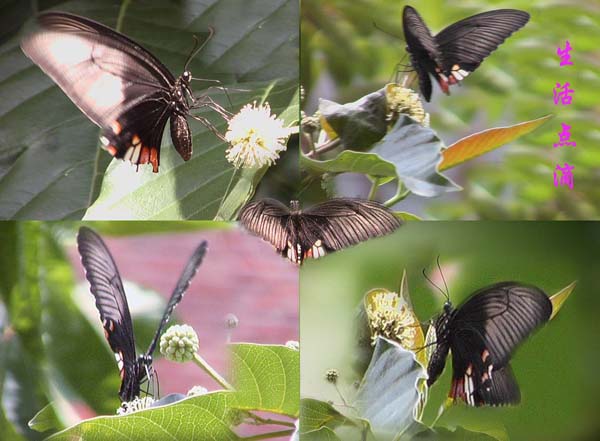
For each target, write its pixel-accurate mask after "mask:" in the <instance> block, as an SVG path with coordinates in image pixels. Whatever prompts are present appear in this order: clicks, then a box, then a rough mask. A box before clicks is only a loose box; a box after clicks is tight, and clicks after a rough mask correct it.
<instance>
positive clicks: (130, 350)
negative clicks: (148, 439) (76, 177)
mask: <svg viewBox="0 0 600 441" xmlns="http://www.w3.org/2000/svg"><path fill="white" fill-rule="evenodd" d="M207 246H208V245H207V243H206V241H203V242H202V243H201V244H200V245H199V246H198V247H197V248H196V250H195V251H194V253H193V254H192V256H191V257H190V259H189V261H188V263H187V264H186V266H185V268H184V270H183V272H182V273H181V276H180V277H179V281H178V282H177V285H176V286H175V289H174V290H173V293H172V294H171V298H170V299H169V303H167V307H166V308H165V312H164V313H163V317H162V320H161V321H160V324H159V325H158V329H157V330H156V333H155V334H154V338H153V339H152V341H151V343H150V346H149V347H148V350H147V351H146V352H145V353H144V354H141V355H140V356H138V357H137V358H136V351H135V338H134V335H133V322H132V321H131V315H130V314H129V306H128V304H127V297H126V296H125V290H124V288H123V282H122V281H121V276H120V275H119V270H118V269H117V265H116V264H115V261H114V259H113V257H112V255H111V254H110V251H109V250H108V248H107V247H106V245H105V244H104V241H103V240H102V238H101V237H100V236H99V235H98V234H97V233H95V232H94V231H93V230H91V229H89V228H87V227H81V228H80V229H79V234H78V235H77V248H78V250H79V254H80V255H81V263H82V264H83V267H84V269H85V277H86V278H87V280H88V282H89V284H90V290H91V292H92V294H93V295H94V297H95V298H96V308H97V309H98V312H99V313H100V320H101V321H102V326H103V327H104V334H105V336H106V340H108V344H109V345H110V348H111V349H112V351H113V352H114V353H115V358H116V360H117V365H118V367H119V372H120V375H121V387H120V389H119V397H120V398H121V401H123V402H129V401H131V400H132V399H134V398H136V397H139V395H140V384H142V383H143V382H144V381H145V380H146V379H148V381H151V380H152V378H153V376H154V370H153V367H152V354H153V353H154V350H155V349H156V344H157V343H158V338H159V337H160V334H161V333H162V331H163V330H164V327H165V326H166V324H167V322H168V321H169V318H170V317H171V313H172V312H173V310H174V309H175V307H176V306H177V305H178V304H179V302H180V301H181V299H182V298H183V295H184V294H185V292H186V290H187V289H188V287H189V286H190V283H191V280H192V278H193V277H194V275H195V274H196V271H197V270H198V267H199V266H200V264H201V263H202V259H203V258H204V255H205V254H206V250H207Z"/></svg>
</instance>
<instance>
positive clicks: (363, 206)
mask: <svg viewBox="0 0 600 441" xmlns="http://www.w3.org/2000/svg"><path fill="white" fill-rule="evenodd" d="M400 225H401V222H400V220H399V219H398V218H396V216H394V214H393V213H392V212H391V211H390V210H388V209H387V208H386V207H384V206H383V205H381V204H379V203H378V202H375V201H368V200H362V199H352V198H336V199H331V200H328V201H325V202H323V203H321V204H318V205H315V206H314V207H311V208H309V209H308V210H305V211H304V212H303V213H302V214H301V215H299V227H298V228H299V232H298V237H299V240H300V245H301V248H302V250H303V254H304V258H310V257H312V258H317V257H321V256H323V255H325V254H327V253H329V252H332V251H337V250H341V249H343V248H346V247H349V246H352V245H356V244H358V243H360V242H363V241H365V240H368V239H370V238H373V237H379V236H384V235H386V234H389V233H391V232H393V231H395V230H396V229H397V228H398V227H400Z"/></svg>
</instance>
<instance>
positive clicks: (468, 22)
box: [435, 9, 529, 84]
mask: <svg viewBox="0 0 600 441" xmlns="http://www.w3.org/2000/svg"><path fill="white" fill-rule="evenodd" d="M528 21H529V14H528V13H527V12H524V11H519V10H516V9H497V10H494V11H488V12H483V13H481V14H477V15H473V16H471V17H467V18H465V19H463V20H460V21H457V22H456V23H454V24H452V25H450V26H448V27H447V28H445V29H444V30H442V31H441V32H440V33H439V34H437V35H436V36H435V41H436V43H437V46H438V48H439V51H440V54H441V66H440V67H441V68H442V71H443V73H444V74H445V75H446V76H448V77H450V76H453V77H454V79H455V80H456V81H460V80H462V79H463V78H464V77H465V76H466V75H468V73H469V72H473V71H474V70H475V69H477V67H479V65H480V64H481V62H482V61H483V60H484V59H485V58H486V57H487V56H488V55H490V54H491V53H492V52H493V51H495V50H496V49H497V48H498V46H500V45H501V44H502V43H503V42H504V40H506V39H507V38H508V37H509V36H510V35H511V34H513V33H514V32H516V31H517V30H519V29H521V28H522V27H523V26H525V24H526V23H527V22H528ZM461 70H462V71H463V72H460V73H459V71H461ZM464 72H466V74H465V73H464ZM451 84H452V83H451Z"/></svg>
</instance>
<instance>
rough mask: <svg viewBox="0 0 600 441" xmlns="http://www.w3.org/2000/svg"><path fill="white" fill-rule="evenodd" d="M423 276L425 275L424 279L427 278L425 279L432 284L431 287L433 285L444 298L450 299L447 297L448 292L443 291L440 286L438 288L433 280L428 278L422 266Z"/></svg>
mask: <svg viewBox="0 0 600 441" xmlns="http://www.w3.org/2000/svg"><path fill="white" fill-rule="evenodd" d="M423 277H425V279H427V281H428V282H429V283H431V285H432V286H433V287H435V288H436V289H437V290H438V291H439V292H441V293H442V294H443V295H444V298H445V299H446V300H448V301H450V299H449V298H448V294H446V292H445V291H444V290H443V289H442V288H440V287H439V286H437V285H436V284H435V283H434V282H433V280H431V279H430V278H429V276H428V275H427V272H425V268H423Z"/></svg>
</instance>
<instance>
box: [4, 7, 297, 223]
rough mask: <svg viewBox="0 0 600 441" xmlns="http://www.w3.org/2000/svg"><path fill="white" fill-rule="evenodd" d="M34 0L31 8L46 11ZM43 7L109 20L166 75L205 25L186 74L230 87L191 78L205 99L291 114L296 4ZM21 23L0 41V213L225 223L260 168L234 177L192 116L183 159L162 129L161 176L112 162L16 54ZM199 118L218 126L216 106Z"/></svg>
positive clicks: (59, 96)
mask: <svg viewBox="0 0 600 441" xmlns="http://www.w3.org/2000/svg"><path fill="white" fill-rule="evenodd" d="M40 3H41V4H40V5H39V7H40V9H44V7H47V6H48V4H46V2H40ZM51 6H52V7H53V8H55V9H59V10H67V11H71V12H75V13H77V14H80V15H84V16H87V17H90V18H92V19H96V20H99V21H101V22H103V23H105V24H107V25H109V26H112V27H115V26H116V25H119V28H120V29H119V30H120V31H121V32H124V33H125V34H126V35H128V36H129V37H131V38H132V39H134V40H136V41H138V42H139V43H140V44H142V45H143V46H144V47H146V48H147V49H149V50H150V51H151V52H152V53H154V54H155V55H156V56H157V57H158V58H159V59H160V60H161V61H162V62H163V63H164V64H165V65H166V66H167V67H168V68H169V69H170V70H171V71H172V72H173V73H174V74H176V75H177V74H179V73H180V72H181V69H182V66H183V65H184V62H185V60H186V58H187V56H188V55H189V51H190V47H191V45H192V44H193V38H192V36H193V35H195V34H198V35H199V36H200V37H201V38H202V37H203V36H204V35H205V34H206V32H207V29H208V26H213V27H214V28H215V29H216V33H215V36H214V37H213V39H212V40H211V41H210V42H209V43H208V44H207V46H206V47H205V48H204V49H203V51H202V53H201V54H199V55H198V56H197V57H196V58H195V59H194V60H193V61H192V63H191V65H190V70H191V71H192V72H193V73H194V74H195V75H196V76H197V77H199V78H204V79H211V80H219V81H221V83H222V84H223V86H225V87H227V88H228V94H227V95H226V94H224V93H223V92H222V91H221V90H219V89H218V88H214V87H212V88H211V87H210V86H212V85H214V83H210V82H206V81H196V82H194V90H195V92H196V94H209V95H210V96H211V97H212V98H213V99H214V100H215V101H217V102H218V103H219V104H221V105H222V106H224V107H225V108H227V109H230V110H232V111H233V112H234V113H235V112H237V111H238V110H239V109H240V108H241V106H243V105H244V104H245V103H248V102H253V101H257V102H265V101H268V102H269V104H270V105H271V109H272V111H273V112H274V113H275V114H281V113H283V114H284V115H285V116H286V117H285V122H286V124H291V123H293V122H294V121H296V120H297V119H298V107H297V78H298V73H297V59H298V54H297V46H298V36H297V18H298V5H297V4H296V3H295V2H293V1H289V0H277V1H274V2H269V3H265V2H263V1H260V0H252V1H247V2H243V4H242V3H239V2H235V1H231V0H218V1H216V2H213V3H211V5H210V7H209V6H207V5H204V4H203V3H202V2H199V1H196V0H194V1H191V2H186V3H177V4H170V3H169V4H167V3H165V2H162V1H158V0H151V1H147V2H143V3H139V2H129V1H125V2H122V3H121V4H119V3H114V2H113V3H106V2H100V3H98V2H95V1H91V0H86V1H82V2H77V3H73V2H64V3H59V4H56V2H53V3H52V4H51ZM3 15H4V14H3ZM117 18H119V20H118V23H117ZM232 23H235V26H232ZM29 30H30V29H29V28H28V29H25V30H23V31H22V32H21V33H19V34H17V35H12V37H11V38H9V39H7V40H6V41H4V42H3V43H2V45H1V46H0V71H1V72H3V75H2V77H0V95H2V97H3V99H2V103H0V125H1V126H2V127H3V130H2V141H0V218H12V219H81V218H82V217H83V216H84V215H85V217H86V218H87V219H130V218H138V219H212V218H214V217H215V216H216V215H217V213H219V217H220V218H227V219H229V218H232V217H233V215H234V214H235V213H236V210H237V209H238V208H239V207H240V206H241V205H243V203H244V202H245V201H247V200H248V199H249V198H250V197H251V196H252V194H253V193H254V191H255V189H256V184H257V182H258V181H259V180H260V177H261V176H262V175H263V174H264V170H253V171H248V172H244V174H242V173H239V172H238V173H234V169H233V167H232V166H231V165H230V164H229V163H228V162H227V160H226V159H225V149H226V147H227V146H226V144H225V143H223V142H222V141H221V140H219V139H218V138H217V137H216V136H215V135H214V134H213V133H212V132H210V130H208V129H207V128H205V127H204V126H202V125H201V124H199V123H197V122H195V121H191V123H190V124H191V130H192V136H193V144H194V147H195V148H194V154H193V156H192V159H190V160H189V161H188V162H185V163H184V162H183V161H182V160H181V158H180V157H179V156H178V154H177V153H176V152H175V149H174V148H173V146H172V142H171V140H170V137H169V135H168V133H167V134H165V136H164V140H163V146H162V150H161V166H160V171H159V173H152V171H151V169H150V167H148V166H141V167H140V169H139V171H138V172H137V173H136V171H135V168H134V167H131V166H129V165H128V164H126V163H124V162H123V161H119V160H114V161H112V162H111V157H110V155H109V154H108V153H107V152H105V151H104V150H101V149H100V144H99V141H98V137H99V133H100V131H99V129H98V127H96V126H95V125H94V124H93V123H91V122H90V121H89V120H88V119H87V118H86V117H85V116H84V115H83V114H82V113H81V112H80V111H79V110H78V109H77V108H76V107H75V106H74V105H73V103H72V102H71V101H70V100H69V99H68V98H67V97H66V96H65V95H64V94H63V93H62V91H61V90H60V89H59V88H58V87H57V86H56V85H55V84H54V83H53V82H52V81H51V80H50V78H48V77H47V76H46V75H45V74H44V73H42V72H41V70H40V69H38V68H37V67H36V66H34V65H33V64H32V63H31V62H30V61H29V60H28V59H27V58H26V57H25V55H24V54H23V53H22V52H21V49H20V47H19V41H20V38H21V36H22V33H23V32H27V31H29ZM199 115H200V116H203V117H206V118H208V119H209V120H210V121H211V122H212V123H213V124H214V125H215V127H216V128H217V129H218V130H219V131H221V132H224V131H225V129H226V124H225V122H224V121H223V119H222V118H220V117H219V116H217V115H216V114H215V113H214V112H209V111H200V113H199ZM166 132H168V130H167V131H166ZM232 189H233V190H234V192H232V193H231V194H229V195H228V192H229V191H230V190H232Z"/></svg>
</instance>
